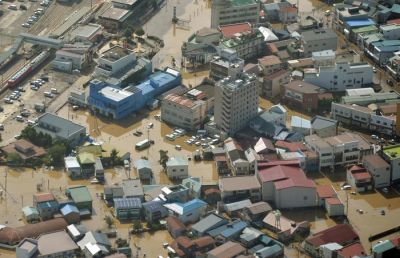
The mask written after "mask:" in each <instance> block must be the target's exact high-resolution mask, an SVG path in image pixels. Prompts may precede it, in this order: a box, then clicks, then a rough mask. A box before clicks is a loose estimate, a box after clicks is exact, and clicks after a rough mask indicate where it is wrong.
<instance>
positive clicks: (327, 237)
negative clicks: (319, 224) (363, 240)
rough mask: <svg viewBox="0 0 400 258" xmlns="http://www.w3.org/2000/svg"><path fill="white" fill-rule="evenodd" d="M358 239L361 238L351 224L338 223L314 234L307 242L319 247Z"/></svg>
mask: <svg viewBox="0 0 400 258" xmlns="http://www.w3.org/2000/svg"><path fill="white" fill-rule="evenodd" d="M356 239H359V237H358V234H357V233H356V232H355V231H354V230H353V228H352V227H351V226H350V225H348V224H338V225H336V226H333V227H330V228H328V229H325V230H322V231H320V232H318V233H316V234H314V235H312V236H311V237H309V238H308V239H306V242H308V243H309V244H311V245H313V246H314V247H316V248H317V247H319V246H321V245H324V244H328V243H338V244H344V243H348V242H350V241H353V240H356Z"/></svg>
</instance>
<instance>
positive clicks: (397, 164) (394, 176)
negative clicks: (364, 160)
mask: <svg viewBox="0 0 400 258" xmlns="http://www.w3.org/2000/svg"><path fill="white" fill-rule="evenodd" d="M382 158H383V159H384V160H386V162H388V163H389V164H390V182H391V183H392V184H393V183H396V182H399V181H400V146H399V145H392V146H387V147H383V153H382Z"/></svg>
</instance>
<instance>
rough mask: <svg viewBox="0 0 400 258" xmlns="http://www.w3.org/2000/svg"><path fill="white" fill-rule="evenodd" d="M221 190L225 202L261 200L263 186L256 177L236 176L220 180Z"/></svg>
mask: <svg viewBox="0 0 400 258" xmlns="http://www.w3.org/2000/svg"><path fill="white" fill-rule="evenodd" d="M219 189H220V191H221V197H222V200H223V201H224V202H229V201H235V200H243V199H245V198H249V199H251V201H253V202H257V201H260V200H261V185H260V183H259V182H258V179H257V177H255V176H234V177H224V178H220V179H219Z"/></svg>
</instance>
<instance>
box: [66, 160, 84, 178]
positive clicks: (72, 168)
mask: <svg viewBox="0 0 400 258" xmlns="http://www.w3.org/2000/svg"><path fill="white" fill-rule="evenodd" d="M64 164H65V170H67V173H68V176H69V177H70V178H80V177H81V165H80V164H79V162H78V159H77V158H76V157H65V158H64Z"/></svg>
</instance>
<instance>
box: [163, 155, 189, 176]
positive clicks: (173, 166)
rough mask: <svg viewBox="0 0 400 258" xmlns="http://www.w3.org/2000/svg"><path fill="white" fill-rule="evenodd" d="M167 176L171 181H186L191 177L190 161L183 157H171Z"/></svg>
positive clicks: (168, 162)
mask: <svg viewBox="0 0 400 258" xmlns="http://www.w3.org/2000/svg"><path fill="white" fill-rule="evenodd" d="M166 170H167V176H168V178H171V179H184V178H187V177H188V176H189V172H188V170H189V165H188V161H187V159H185V158H182V157H171V158H170V159H169V160H168V161H167V168H166Z"/></svg>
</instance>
